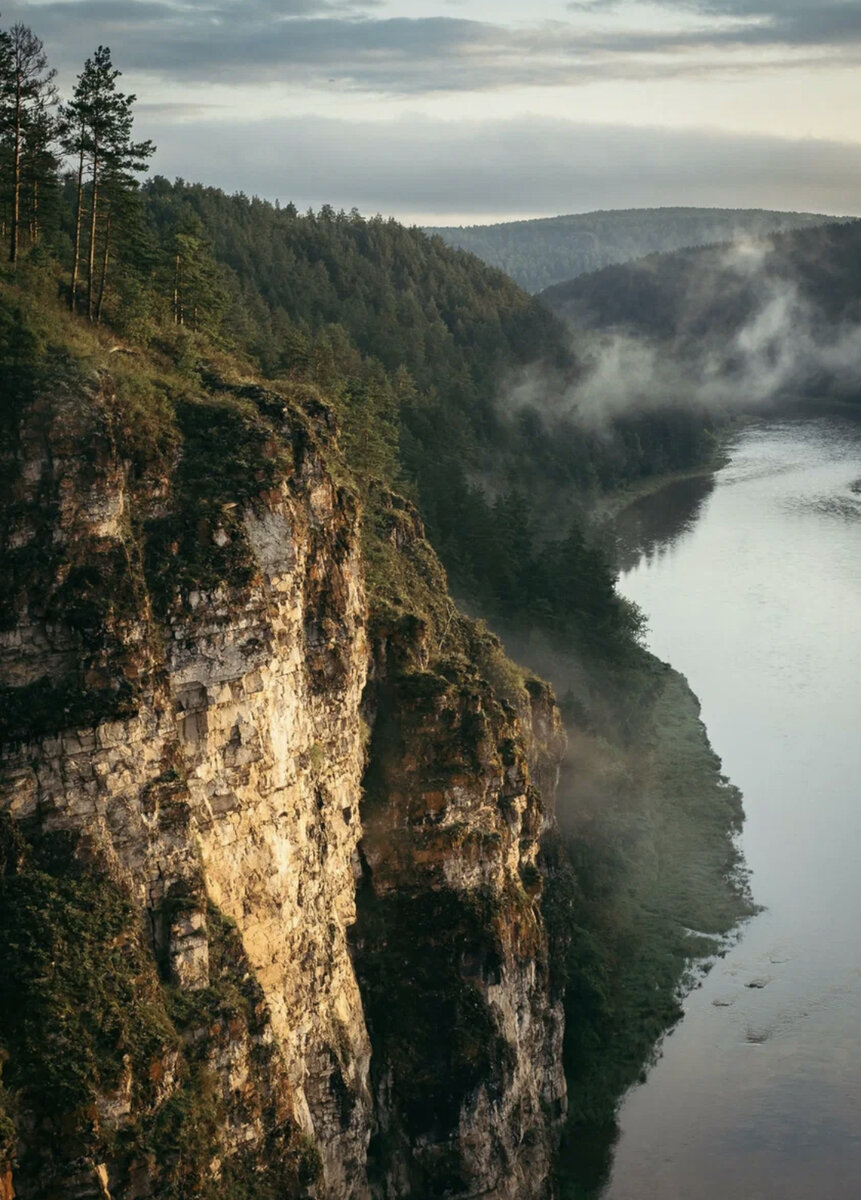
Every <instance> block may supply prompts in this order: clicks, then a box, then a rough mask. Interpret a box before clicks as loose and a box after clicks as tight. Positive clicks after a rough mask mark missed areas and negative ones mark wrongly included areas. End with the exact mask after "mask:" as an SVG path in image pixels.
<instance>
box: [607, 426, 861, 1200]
mask: <svg viewBox="0 0 861 1200" xmlns="http://www.w3.org/2000/svg"><path fill="white" fill-rule="evenodd" d="M619 531H620V537H621V543H622V548H623V563H624V566H625V570H624V573H623V575H622V578H621V582H620V587H621V590H622V592H623V593H624V594H625V595H626V596H629V597H630V598H631V599H633V600H635V601H636V602H637V603H638V604H639V605H640V606H641V608H642V609H643V610H644V612H645V614H646V616H647V619H648V626H649V633H648V645H649V648H650V649H651V650H653V651H654V652H655V653H656V654H657V655H659V656H660V657H661V658H664V659H666V660H667V661H669V662H671V663H672V664H673V666H674V667H676V668H677V669H678V670H680V671H682V672H683V673H684V674H685V675H686V676H687V678H688V681H689V682H690V684H691V687H692V688H693V690H694V691H695V692H696V693H697V695H698V696H699V698H700V700H701V702H702V710H703V719H704V721H705V723H706V725H707V727H708V731H709V735H710V737H711V741H712V744H713V746H714V748H715V750H716V751H717V753H718V754H719V755H721V757H722V759H723V763H724V770H725V772H726V774H727V775H728V776H729V777H730V778H731V780H732V781H733V782H734V783H735V784H737V785H738V787H740V788H741V789H742V791H743V793H744V797H745V810H746V814H747V820H746V825H745V830H744V835H743V848H744V853H745V857H746V860H747V864H748V867H749V868H750V870H751V873H752V878H751V884H752V890H753V894H754V899H755V900H756V901H757V903H758V904H761V905H763V906H764V908H765V911H763V912H762V914H761V915H758V916H756V917H754V918H753V919H752V920H751V921H750V922H749V923H748V924H747V925H746V926H745V927H744V929H743V931H742V936H741V938H740V940H739V942H738V943H737V944H736V945H735V946H733V947H732V948H731V949H730V950H729V952H728V953H727V955H726V956H725V957H724V958H723V959H719V960H718V961H717V962H716V964H715V965H714V967H713V968H712V970H711V971H710V973H709V974H708V975H707V976H706V978H705V980H704V982H703V985H702V986H701V987H700V988H697V989H696V990H695V991H694V992H693V993H692V994H691V995H690V997H689V998H688V1001H687V1003H686V1005H685V1017H684V1020H683V1021H682V1022H681V1023H680V1025H678V1026H677V1027H676V1029H675V1030H674V1032H673V1033H672V1034H671V1035H670V1036H669V1037H668V1038H667V1039H666V1040H665V1043H664V1047H663V1054H662V1057H661V1059H660V1061H659V1062H658V1064H657V1065H656V1066H655V1067H654V1068H653V1070H652V1071H651V1072H650V1074H649V1076H648V1081H647V1082H646V1083H645V1084H644V1085H642V1086H639V1087H637V1088H635V1089H634V1090H633V1091H632V1092H631V1093H629V1095H628V1097H627V1098H626V1100H625V1102H624V1104H623V1106H622V1109H621V1113H620V1125H621V1136H620V1138H619V1142H618V1145H617V1149H616V1154H615V1160H614V1166H613V1171H612V1176H611V1178H610V1182H609V1184H608V1185H607V1187H606V1189H605V1191H604V1192H603V1196H604V1198H605V1200H742V1198H743V1200H811V1198H812V1197H817V1198H819V1200H844V1198H845V1200H850V1198H852V1200H857V1197H859V1196H861V731H860V730H859V699H861V424H856V423H852V422H850V421H846V420H843V419H832V418H817V419H812V420H811V419H797V420H788V421H784V422H777V423H775V422H768V423H765V422H763V423H761V424H755V425H752V426H748V427H746V428H745V429H744V430H743V431H742V432H741V433H740V434H739V435H738V436H737V437H736V438H735V440H734V442H733V444H732V445H731V447H730V461H729V463H728V465H727V466H726V467H724V468H723V469H722V470H721V471H719V472H718V474H717V476H716V477H715V479H714V480H713V481H712V480H707V479H700V480H691V481H686V482H684V483H680V484H679V483H677V484H674V485H672V486H670V487H668V488H665V489H663V490H662V491H661V492H659V493H657V494H655V495H652V496H650V497H647V498H645V499H642V500H640V501H638V502H637V503H636V504H635V505H633V506H632V507H631V508H630V509H628V510H627V511H626V512H625V513H624V514H623V515H622V517H621V518H620V520H619Z"/></svg>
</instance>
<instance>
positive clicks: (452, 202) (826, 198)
mask: <svg viewBox="0 0 861 1200" xmlns="http://www.w3.org/2000/svg"><path fill="white" fill-rule="evenodd" d="M141 133H142V134H144V133H145V134H146V136H148V137H153V138H154V140H155V141H156V143H157V144H158V146H159V152H158V156H157V159H156V163H155V169H156V170H159V171H161V172H162V173H164V174H166V175H168V176H172V175H174V174H177V175H180V174H181V175H183V176H185V177H186V178H192V179H202V180H204V181H205V182H208V183H212V184H216V185H218V186H221V187H224V188H226V189H228V190H244V191H246V192H256V193H257V194H260V195H264V196H269V197H275V196H278V197H280V198H281V199H282V200H284V201H286V200H290V199H292V200H293V201H294V202H296V203H297V204H298V205H299V207H301V208H304V207H306V206H308V205H314V206H319V205H320V204H321V203H324V202H328V203H332V204H333V205H335V206H336V207H344V208H348V209H349V208H351V207H352V206H354V205H355V206H357V207H359V208H360V209H361V210H362V211H364V212H376V211H382V212H384V213H387V214H394V215H397V216H400V217H405V218H414V219H420V220H421V221H422V222H423V223H428V224H445V223H450V218H451V217H452V216H460V215H462V214H463V215H469V214H481V215H482V216H483V218H484V219H492V218H493V217H494V215H495V216H496V217H498V219H503V218H505V217H509V216H517V215H524V214H529V215H541V214H546V215H554V214H556V213H564V212H582V211H589V210H593V209H600V208H619V207H626V208H639V207H659V206H661V205H675V204H678V203H679V202H680V201H683V202H684V203H685V204H688V205H703V206H708V207H730V208H738V207H762V208H779V209H788V208H792V209H797V210H806V211H814V212H834V213H854V212H857V211H858V197H859V196H861V147H859V146H850V145H844V144H840V143H832V142H816V141H800V140H799V141H789V140H782V139H779V138H769V137H740V136H733V135H730V134H722V133H718V132H715V131H709V130H691V131H670V130H666V129H657V128H656V129H643V128H639V127H638V128H631V127H624V126H602V125H581V124H576V123H574V122H569V121H561V120H547V119H543V118H528V117H524V118H517V119H512V120H507V121H472V122H470V121H461V122H446V121H436V120H431V119H429V118H415V117H413V118H404V119H400V120H395V121H386V122H350V121H346V120H345V121H338V120H331V119H323V118H318V117H302V118H301V119H299V118H297V119H292V120H291V119H289V118H288V119H284V120H266V121H256V122H242V121H234V122H231V121H225V120H218V121H216V120H212V121H197V120H188V121H183V122H181V123H167V122H160V121H155V120H154V121H147V122H146V124H145V125H144V123H143V122H141ZM433 218H436V219H433Z"/></svg>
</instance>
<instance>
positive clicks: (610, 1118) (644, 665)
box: [554, 651, 754, 1200]
mask: <svg viewBox="0 0 861 1200" xmlns="http://www.w3.org/2000/svg"><path fill="white" fill-rule="evenodd" d="M627 685H628V688H629V689H632V690H634V691H635V692H636V697H637V705H638V710H639V718H638V720H637V722H636V724H635V726H634V727H630V726H629V728H628V731H627V735H620V732H619V728H618V727H617V728H616V729H612V728H607V727H606V726H605V728H604V729H603V730H602V729H600V728H597V727H593V728H591V729H587V728H580V729H576V730H575V731H574V733H573V736H572V749H571V752H570V754H569V756H568V759H567V760H566V763H565V772H564V776H563V781H562V788H561V797H562V799H561V801H560V823H561V826H562V841H563V846H564V851H565V859H566V862H567V868H568V869H567V872H564V871H563V873H562V876H561V877H560V878H558V879H557V880H556V881H555V885H554V886H555V889H556V891H555V900H556V914H557V918H560V917H561V918H563V924H564V925H565V926H566V927H567V928H568V929H570V930H571V931H572V933H571V935H570V943H569V945H568V947H567V956H566V968H567V1000H566V1013H567V1020H568V1028H567V1035H566V1046H565V1059H566V1070H567V1075H568V1084H569V1103H570V1114H569V1115H570V1122H569V1129H568V1133H567V1136H566V1144H565V1153H564V1155H563V1165H562V1179H561V1195H562V1197H563V1200H591V1198H592V1197H596V1196H597V1195H598V1194H599V1193H600V1190H601V1188H602V1186H603V1185H604V1183H605V1182H606V1180H607V1178H608V1173H609V1169H610V1166H611V1161H612V1149H613V1145H614V1142H615V1137H616V1133H617V1128H616V1112H617V1109H618V1106H619V1103H620V1101H621V1099H622V1098H623V1096H624V1095H625V1093H626V1091H627V1090H628V1088H629V1087H631V1085H633V1084H635V1083H637V1082H641V1081H642V1080H644V1079H645V1077H646V1073H647V1071H648V1069H649V1067H650V1065H651V1064H652V1063H653V1062H654V1061H655V1059H656V1057H657V1055H658V1054H659V1053H660V1044H661V1041H662V1038H663V1036H664V1035H665V1034H666V1032H667V1031H668V1030H669V1029H670V1028H672V1026H673V1025H674V1024H675V1023H676V1021H677V1020H678V1019H679V1017H680V1016H681V1013H682V1009H681V1001H682V999H683V997H684V995H685V994H686V992H687V991H688V990H689V989H690V987H691V986H693V984H694V983H695V981H696V978H697V974H696V968H697V964H700V965H702V964H704V963H706V962H708V961H709V960H713V959H714V958H715V957H716V956H718V955H720V954H721V953H723V951H724V948H725V946H726V944H727V939H728V938H729V937H730V935H731V933H732V931H733V930H734V929H735V928H736V927H737V926H738V924H739V922H741V921H743V920H744V919H745V918H746V917H747V916H749V915H750V914H751V913H752V912H753V911H754V908H753V904H752V901H751V899H750V895H749V892H748V888H747V880H746V875H745V872H744V866H743V863H742V861H741V859H740V856H739V851H738V847H737V834H738V832H739V831H740V828H741V824H742V820H743V809H742V798H741V794H740V793H739V791H738V790H737V789H736V788H735V787H733V786H732V785H731V784H730V783H728V781H727V780H726V779H725V777H724V776H723V774H722V769H721V763H720V760H719V758H718V757H717V755H716V754H715V753H714V750H713V749H712V747H711V744H710V742H709V739H708V734H707V731H706V729H705V726H704V725H703V723H702V720H701V719H700V706H699V702H698V700H697V698H696V697H695V696H694V694H693V692H692V691H691V689H690V688H689V686H688V684H687V682H686V680H685V679H684V677H683V676H681V675H680V674H679V673H678V672H677V671H675V670H673V668H672V667H670V666H668V665H667V664H666V663H663V662H661V661H660V660H658V659H657V658H655V657H654V656H653V655H651V654H649V653H648V652H645V651H644V652H643V653H642V656H641V658H640V661H639V662H638V663H637V665H636V668H634V669H632V671H631V672H630V673H629V677H628V680H627ZM627 707H628V706H627V705H626V708H627Z"/></svg>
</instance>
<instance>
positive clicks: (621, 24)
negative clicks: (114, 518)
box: [3, 0, 861, 222]
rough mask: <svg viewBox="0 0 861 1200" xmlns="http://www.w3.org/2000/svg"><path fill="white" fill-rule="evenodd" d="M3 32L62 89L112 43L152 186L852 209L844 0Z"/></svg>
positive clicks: (181, 5)
mask: <svg viewBox="0 0 861 1200" xmlns="http://www.w3.org/2000/svg"><path fill="white" fill-rule="evenodd" d="M3 18H4V21H6V22H8V21H11V20H16V19H20V20H24V21H26V22H27V23H28V24H31V25H32V26H33V27H34V28H35V29H36V31H37V32H38V33H39V34H40V35H41V36H42V37H43V38H44V40H45V42H46V46H47V49H48V51H49V54H50V56H51V58H52V61H54V62H55V63H57V65H59V66H60V68H61V80H62V82H63V83H64V85H65V86H66V88H68V86H69V84H70V83H71V81H72V78H73V75H74V74H75V73H76V72H77V71H78V70H80V66H81V64H82V62H83V59H84V57H85V56H86V55H87V54H89V53H91V52H92V50H93V49H94V48H95V46H96V45H98V44H100V43H104V44H108V45H110V46H111V48H112V50H113V53H114V58H115V60H116V62H117V65H118V66H120V67H121V69H122V70H123V71H124V73H125V75H126V80H127V82H128V84H129V85H130V86H131V87H133V88H134V90H135V91H136V92H137V94H138V96H139V99H140V104H139V108H138V126H139V131H140V133H141V135H142V136H148V137H153V138H154V140H155V141H156V142H157V143H158V145H159V153H158V156H157V158H156V160H155V166H156V169H157V170H160V171H161V172H163V173H165V174H167V175H170V176H172V175H174V174H182V175H184V176H186V177H189V178H201V179H204V180H206V181H208V182H213V183H218V184H220V185H222V186H225V187H228V188H242V189H243V190H245V191H248V192H255V193H257V194H262V195H267V196H276V195H277V196H280V197H281V198H282V199H287V198H293V199H295V200H296V201H297V202H298V203H301V204H302V205H303V206H304V205H305V204H313V205H315V206H319V205H320V204H321V203H324V202H331V203H334V204H337V205H343V206H345V207H350V206H352V205H354V204H355V205H356V206H358V207H359V208H361V209H363V210H373V211H376V210H380V211H383V212H390V213H394V214H396V215H399V216H402V217H406V218H414V219H417V220H422V221H425V220H427V221H430V222H432V221H433V220H434V219H436V218H439V220H444V219H448V218H449V217H452V216H454V217H458V218H461V217H462V218H463V219H467V220H468V219H490V218H492V217H493V216H495V215H498V216H499V217H505V216H519V215H528V214H532V213H534V214H536V215H547V214H551V213H555V212H562V211H577V210H583V209H588V208H595V207H630V206H635V205H641V204H644V205H645V204H651V205H655V204H676V203H685V204H708V205H728V206H738V207H741V206H762V207H775V208H796V209H802V208H803V209H809V208H816V209H817V210H825V211H833V212H847V211H856V210H857V208H858V201H857V199H856V197H857V196H859V195H861V189H859V182H861V176H859V172H858V155H859V153H861V131H856V129H855V125H856V122H855V121H854V120H852V119H850V115H849V114H851V113H853V112H856V111H861V83H859V80H861V72H859V71H858V70H857V68H858V66H859V60H861V0H851V2H848V0H847V2H845V3H841V2H839V0H825V2H824V3H819V4H816V3H812V2H811V0H786V2H785V3H780V2H778V0H772V2H771V3H769V2H768V0H661V3H651V2H649V3H646V2H645V0H644V2H642V3H641V2H640V0H591V2H590V0H576V2H566V0H532V2H531V3H530V4H529V5H528V6H527V5H526V4H523V3H517V2H515V0H457V2H456V3H454V2H452V0H43V2H37V3H26V2H23V0H16V2H14V3H12V4H7V5H6V6H5V7H4V10H3ZM465 117H467V118H469V119H467V120H465V119H464V118H465ZM561 118H567V119H561ZM598 122H600V124H599V123H598ZM633 124H636V125H638V126H641V128H638V129H633V128H626V127H625V126H626V125H633ZM705 127H707V128H705ZM777 135H779V136H777ZM856 140H857V141H858V142H859V144H858V145H856V144H855V143H856ZM844 143H847V144H844Z"/></svg>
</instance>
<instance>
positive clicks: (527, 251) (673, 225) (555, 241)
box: [427, 208, 834, 292]
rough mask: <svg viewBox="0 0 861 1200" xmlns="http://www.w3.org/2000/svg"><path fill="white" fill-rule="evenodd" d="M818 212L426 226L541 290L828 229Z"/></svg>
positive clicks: (621, 215) (599, 216) (676, 211)
mask: <svg viewBox="0 0 861 1200" xmlns="http://www.w3.org/2000/svg"><path fill="white" fill-rule="evenodd" d="M833 220H834V218H833V217H827V216H823V215H822V214H820V213H793V212H769V211H766V210H764V209H724V208H631V209H622V210H618V211H609V212H592V213H576V214H573V215H571V216H562V217H546V218H541V219H538V220H530V221H506V222H503V223H501V224H498V225H465V226H464V225H462V226H457V227H451V226H449V227H439V228H428V229H427V232H428V233H432V234H436V235H438V236H439V237H441V238H442V239H443V241H445V242H446V243H447V244H448V245H450V246H456V247H458V248H460V249H462V250H469V251H471V252H472V253H473V254H476V255H478V257H479V258H481V259H483V260H484V261H485V262H486V263H489V264H490V265H491V266H494V267H499V268H500V269H501V270H503V271H505V272H506V273H507V274H508V275H510V276H511V277H512V279H515V280H516V281H517V282H518V283H519V284H520V286H521V287H523V288H526V290H527V291H530V292H538V291H541V290H542V289H543V288H547V287H551V286H552V285H553V284H556V283H561V282H563V281H565V280H568V279H573V278H574V277H575V276H577V275H582V274H585V273H586V272H589V271H596V270H598V269H600V268H601V267H605V266H608V265H609V264H611V263H619V262H626V261H628V260H629V259H635V258H641V257H642V256H643V255H646V254H652V253H657V252H661V251H665V250H676V249H680V248H682V247H686V246H706V245H711V244H713V243H715V242H726V241H730V240H732V239H736V238H738V237H761V236H763V235H765V234H768V233H771V232H775V231H781V230H791V229H796V228H806V227H808V226H811V225H814V226H815V225H822V224H825V223H826V222H828V221H833Z"/></svg>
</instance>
